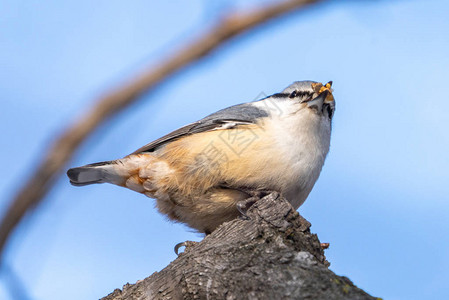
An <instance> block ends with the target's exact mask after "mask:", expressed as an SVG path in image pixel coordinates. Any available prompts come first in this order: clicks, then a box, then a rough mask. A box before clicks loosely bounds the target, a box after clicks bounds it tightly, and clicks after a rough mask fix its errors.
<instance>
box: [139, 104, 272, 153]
mask: <svg viewBox="0 0 449 300" xmlns="http://www.w3.org/2000/svg"><path fill="white" fill-rule="evenodd" d="M264 117H268V112H267V111H266V110H264V109H262V108H259V107H256V106H254V105H252V104H251V103H244V104H238V105H234V106H231V107H228V108H225V109H222V110H219V111H217V112H215V113H213V114H210V115H208V116H207V117H205V118H203V119H201V120H199V121H196V122H194V123H191V124H189V125H186V126H184V127H181V128H179V129H177V130H175V131H173V132H171V133H169V134H167V135H165V136H163V137H161V138H159V139H157V140H155V141H153V142H151V143H149V144H147V145H145V146H143V147H141V148H139V149H137V150H136V151H134V152H133V153H131V154H137V153H142V152H152V151H154V150H156V149H157V148H158V147H160V146H162V145H165V144H166V143H169V142H171V141H174V140H177V139H179V138H181V137H183V136H186V135H191V134H195V133H200V132H205V131H211V130H218V129H230V128H234V127H236V126H239V125H248V124H255V123H256V122H257V120H258V119H260V118H264Z"/></svg>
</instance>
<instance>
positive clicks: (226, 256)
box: [103, 193, 376, 300]
mask: <svg viewBox="0 0 449 300" xmlns="http://www.w3.org/2000/svg"><path fill="white" fill-rule="evenodd" d="M248 217H249V219H248V220H244V219H236V220H234V221H231V222H227V223H224V224H223V225H221V226H220V227H219V228H218V229H217V230H215V231H214V232H213V233H212V234H210V235H208V236H206V237H205V238H204V239H203V240H202V241H201V242H198V243H194V242H189V243H188V246H187V248H186V249H185V251H184V252H183V253H181V254H180V255H179V256H178V258H177V259H175V260H174V261H173V262H172V263H170V264H169V265H168V266H167V267H166V268H165V269H163V270H162V271H160V272H156V273H154V274H153V275H151V276H150V277H147V278H145V279H144V280H140V281H138V282H137V283H136V284H129V283H128V284H126V285H125V286H124V287H123V289H122V290H119V289H116V290H115V291H114V292H112V293H111V294H109V295H108V296H106V297H104V298H103V300H119V299H120V300H121V299H167V300H168V299H229V300H230V299H376V298H374V297H372V296H370V295H368V294H367V293H365V292H364V291H363V290H361V289H359V288H357V287H356V286H355V285H354V284H353V283H352V282H351V281H350V280H349V279H348V278H346V277H341V276H337V275H335V274H334V273H333V272H332V271H330V270H329V269H328V266H329V263H328V262H327V261H326V258H325V256H324V251H323V249H322V248H321V245H320V241H319V240H318V237H317V235H316V234H312V233H310V229H309V228H310V223H309V222H308V221H307V220H305V219H304V218H303V217H301V216H300V215H299V214H298V212H296V211H295V210H294V209H293V207H291V205H290V204H289V203H288V202H287V201H286V200H285V199H283V198H282V197H280V196H279V195H278V194H277V193H272V194H270V195H268V196H266V197H265V198H263V199H261V200H259V201H258V202H257V203H256V204H254V205H253V206H252V207H251V208H250V209H249V211H248Z"/></svg>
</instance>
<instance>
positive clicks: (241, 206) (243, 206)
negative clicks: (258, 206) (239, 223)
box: [236, 197, 260, 220]
mask: <svg viewBox="0 0 449 300" xmlns="http://www.w3.org/2000/svg"><path fill="white" fill-rule="evenodd" d="M259 199H260V198H259V197H250V198H246V199H245V200H241V201H239V202H237V204H236V207H237V210H238V211H239V213H240V217H241V218H242V219H243V220H249V219H250V217H248V215H247V214H246V212H247V211H248V209H249V208H250V207H251V206H253V204H254V203H256V202H257V200H259Z"/></svg>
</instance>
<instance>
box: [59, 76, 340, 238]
mask: <svg viewBox="0 0 449 300" xmlns="http://www.w3.org/2000/svg"><path fill="white" fill-rule="evenodd" d="M331 85H332V82H328V83H327V84H325V85H323V84H321V83H318V82H313V81H298V82H294V83H293V84H291V85H290V86H288V87H287V88H286V89H284V90H283V91H282V92H281V93H277V94H274V95H271V96H269V97H266V98H264V99H262V100H258V101H254V102H249V103H243V104H238V105H235V106H231V107H228V108H225V109H222V110H219V111H217V112H215V113H213V114H211V115H209V116H207V117H205V118H203V119H201V120H199V121H197V122H194V123H191V124H189V125H186V126H184V127H182V128H180V129H178V130H175V131H173V132H172V133H169V134H167V135H166V136H163V137H161V138H159V139H157V140H155V141H153V142H151V143H149V144H147V145H145V146H143V147H142V148H140V149H138V150H136V151H135V152H133V153H131V154H130V155H128V156H125V157H124V158H122V159H118V160H113V161H106V162H100V163H95V164H90V165H86V166H83V167H79V168H73V169H70V170H68V172H67V175H68V177H69V178H70V182H71V183H72V184H73V185H76V186H82V185H88V184H92V183H104V182H108V183H112V184H116V185H119V186H123V187H126V188H128V189H131V190H133V191H136V192H139V193H142V194H145V195H146V196H148V197H150V198H155V199H156V200H157V207H158V209H159V211H160V212H161V213H163V214H166V215H167V216H168V217H169V218H170V219H172V220H175V221H179V222H183V223H186V224H187V225H189V226H190V227H192V228H195V229H197V230H198V231H200V232H205V233H206V234H207V233H210V232H212V231H213V230H214V229H215V228H216V227H217V226H219V225H220V224H222V223H223V222H225V221H229V220H232V219H234V218H236V217H238V216H239V211H241V212H243V213H244V211H245V209H246V208H248V207H249V206H250V205H251V204H252V203H254V201H256V200H257V199H259V198H260V197H261V196H263V194H264V193H265V192H269V191H277V192H279V193H281V195H283V196H284V197H285V198H286V199H288V200H289V202H290V203H291V204H292V206H293V207H294V208H295V209H297V208H298V207H299V206H300V205H301V204H302V203H303V202H304V201H305V200H306V198H307V196H308V195H309V193H310V191H311V190H312V187H313V185H314V184H315V182H316V180H317V179H318V176H319V174H320V172H321V168H322V166H323V164H324V160H325V158H326V155H327V153H328V151H329V144H330V135H331V120H332V116H333V114H334V109H335V101H334V98H333V95H332V89H331Z"/></svg>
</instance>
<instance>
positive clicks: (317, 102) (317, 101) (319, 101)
mask: <svg viewBox="0 0 449 300" xmlns="http://www.w3.org/2000/svg"><path fill="white" fill-rule="evenodd" d="M329 94H330V91H329V90H327V89H326V90H324V91H323V92H321V93H320V94H319V95H318V96H316V97H315V98H313V99H312V100H310V101H308V102H307V106H308V107H316V108H318V110H321V108H322V107H323V103H324V101H326V98H327V97H328V96H329Z"/></svg>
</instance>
